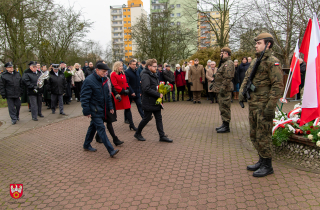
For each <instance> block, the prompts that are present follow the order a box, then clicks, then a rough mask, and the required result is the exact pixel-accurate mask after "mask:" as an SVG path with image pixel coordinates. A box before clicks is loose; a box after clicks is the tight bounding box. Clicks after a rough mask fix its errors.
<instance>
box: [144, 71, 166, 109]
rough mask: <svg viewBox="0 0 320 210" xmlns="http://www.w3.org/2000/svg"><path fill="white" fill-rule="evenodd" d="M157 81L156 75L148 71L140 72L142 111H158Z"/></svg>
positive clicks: (158, 94) (159, 107)
mask: <svg viewBox="0 0 320 210" xmlns="http://www.w3.org/2000/svg"><path fill="white" fill-rule="evenodd" d="M158 85H159V80H158V76H157V74H153V73H152V72H151V71H150V70H149V69H145V70H143V71H142V72H141V89H142V109H143V110H145V111H159V110H161V106H160V105H156V101H157V100H158V98H160V93H159V92H158V91H157V86H158Z"/></svg>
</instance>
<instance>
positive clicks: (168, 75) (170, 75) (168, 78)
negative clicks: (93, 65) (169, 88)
mask: <svg viewBox="0 0 320 210" xmlns="http://www.w3.org/2000/svg"><path fill="white" fill-rule="evenodd" d="M162 73H163V77H164V80H165V82H169V83H170V84H172V85H173V84H174V82H175V79H174V74H173V72H172V71H171V70H169V71H168V70H164V71H163V72H162Z"/></svg>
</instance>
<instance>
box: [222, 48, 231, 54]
mask: <svg viewBox="0 0 320 210" xmlns="http://www.w3.org/2000/svg"><path fill="white" fill-rule="evenodd" d="M221 52H228V53H230V54H231V50H230V48H229V47H224V48H222V49H221Z"/></svg>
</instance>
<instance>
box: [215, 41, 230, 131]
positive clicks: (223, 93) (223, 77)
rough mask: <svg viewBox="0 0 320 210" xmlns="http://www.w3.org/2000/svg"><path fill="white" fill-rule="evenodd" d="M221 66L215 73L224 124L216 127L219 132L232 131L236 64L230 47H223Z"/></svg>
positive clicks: (216, 90) (216, 89)
mask: <svg viewBox="0 0 320 210" xmlns="http://www.w3.org/2000/svg"><path fill="white" fill-rule="evenodd" d="M221 62H222V64H221V66H220V68H219V69H218V70H217V73H216V74H215V79H214V83H213V92H215V93H216V94H218V103H219V110H220V115H221V119H222V122H223V123H222V125H221V126H220V127H217V128H216V131H217V132H218V133H227V132H230V127H229V123H230V120H231V110H230V106H231V95H232V91H233V83H232V79H233V77H234V72H235V68H234V64H233V62H232V60H231V50H230V48H229V47H224V48H222V49H221Z"/></svg>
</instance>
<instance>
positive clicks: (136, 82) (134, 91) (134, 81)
mask: <svg viewBox="0 0 320 210" xmlns="http://www.w3.org/2000/svg"><path fill="white" fill-rule="evenodd" d="M136 63H137V62H136V61H135V60H131V61H130V63H129V68H128V69H127V70H126V71H125V72H124V73H125V75H126V78H127V82H128V85H129V90H130V95H129V99H130V103H132V101H134V102H135V103H136V105H137V108H138V111H139V114H140V116H141V118H143V116H144V113H143V110H142V107H141V106H142V104H141V83H140V81H141V80H140V75H139V72H138V71H137V69H136Z"/></svg>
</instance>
